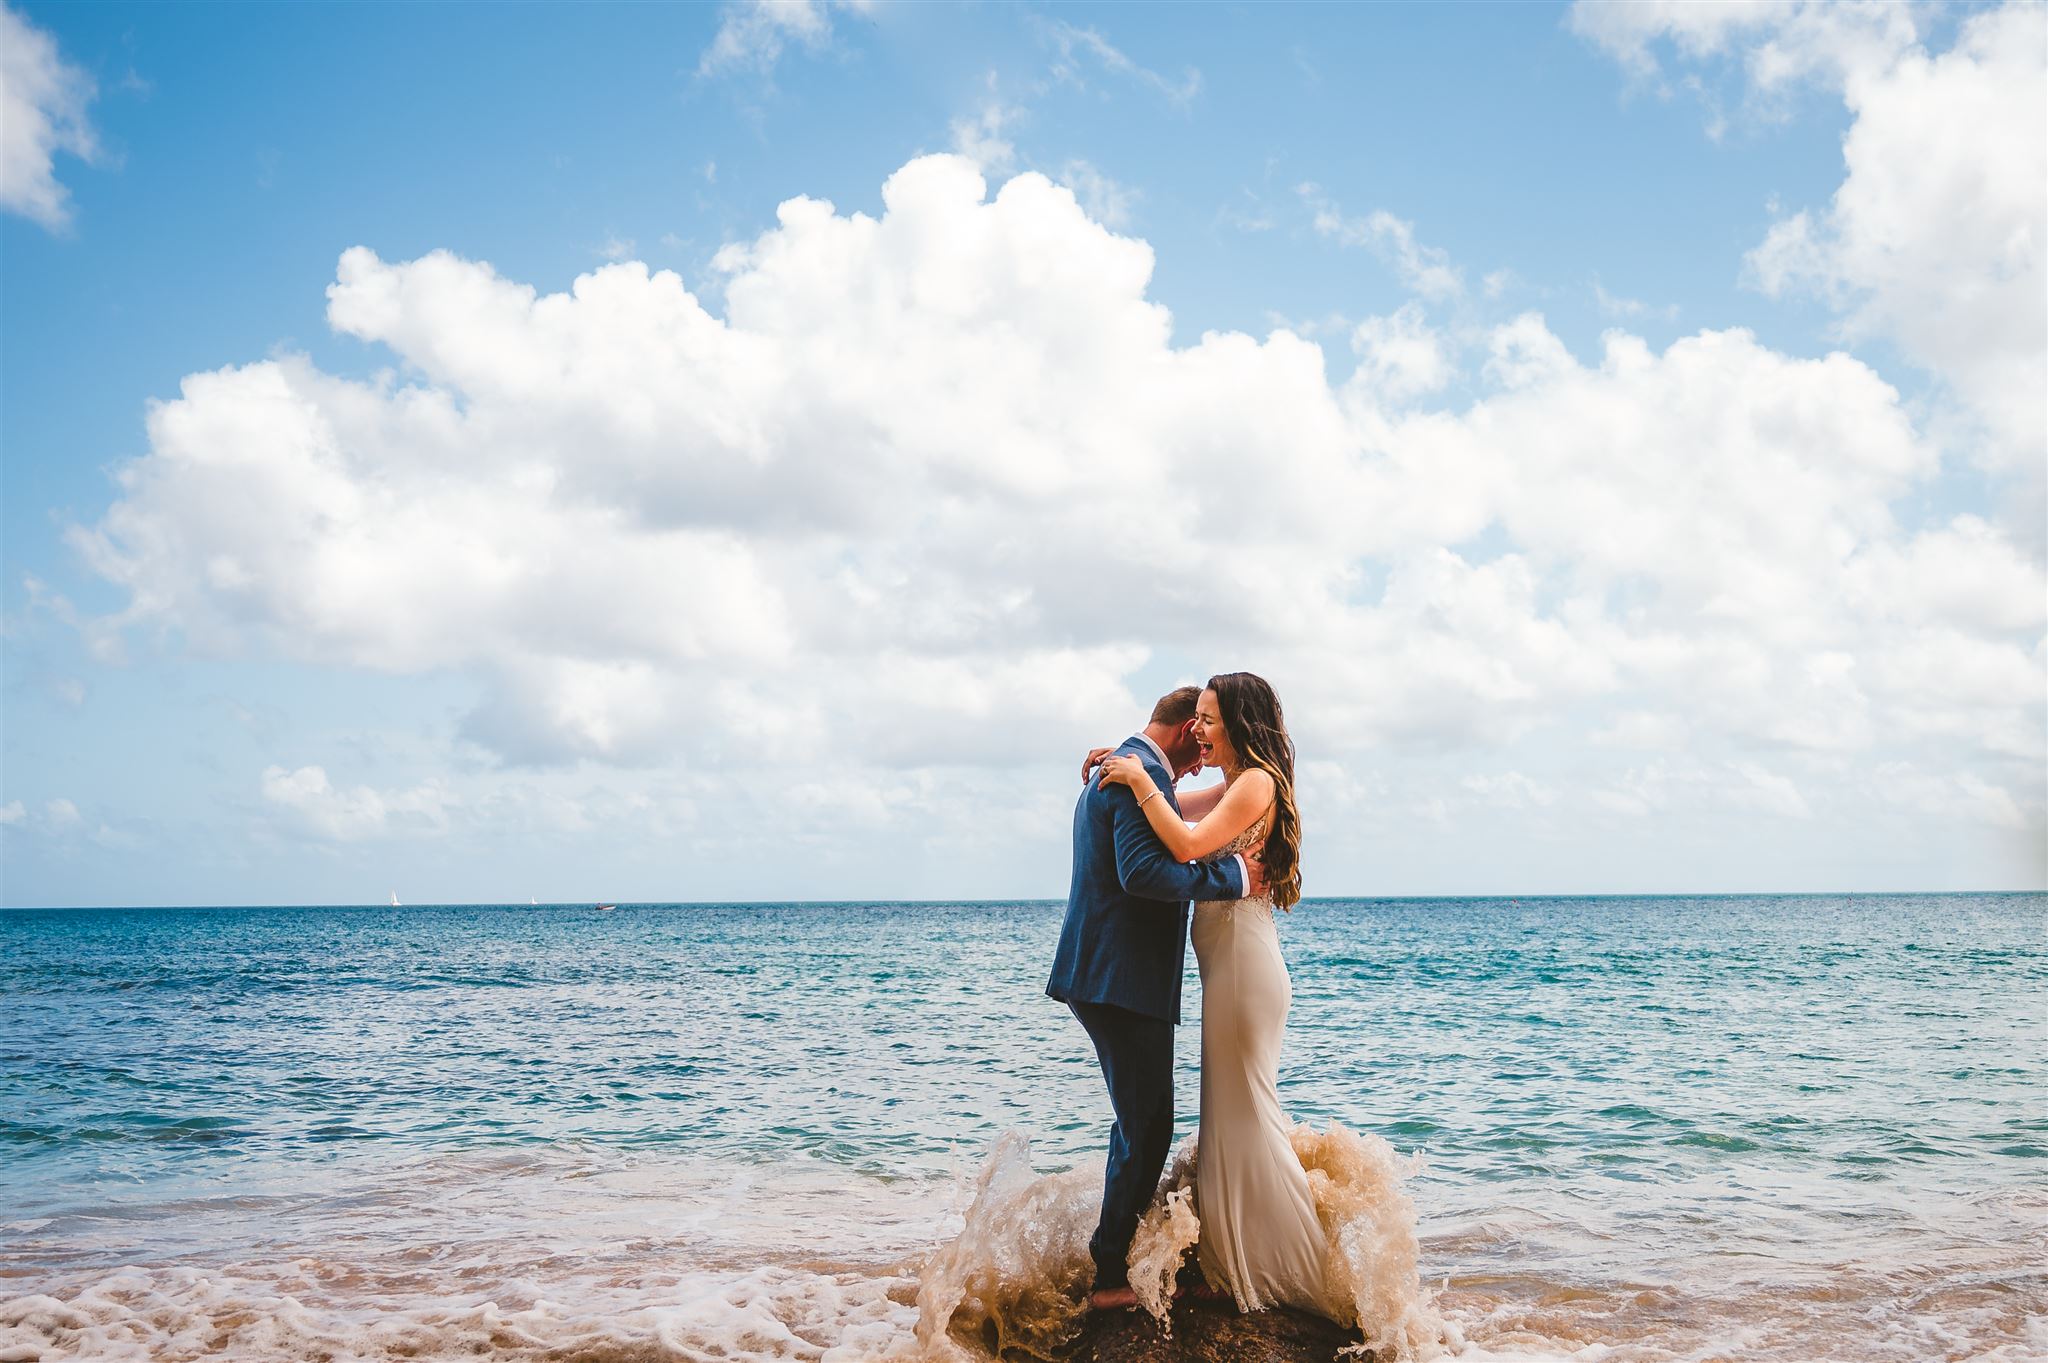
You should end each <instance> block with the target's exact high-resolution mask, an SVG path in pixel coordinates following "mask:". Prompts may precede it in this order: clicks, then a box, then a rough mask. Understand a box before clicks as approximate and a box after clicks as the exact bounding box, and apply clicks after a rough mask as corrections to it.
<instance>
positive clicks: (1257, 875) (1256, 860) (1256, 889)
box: [1244, 857, 1266, 899]
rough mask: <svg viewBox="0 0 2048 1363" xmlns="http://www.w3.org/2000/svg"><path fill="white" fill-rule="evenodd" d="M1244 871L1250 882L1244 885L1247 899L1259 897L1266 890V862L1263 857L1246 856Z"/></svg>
mask: <svg viewBox="0 0 2048 1363" xmlns="http://www.w3.org/2000/svg"><path fill="white" fill-rule="evenodd" d="M1244 873H1245V876H1246V877H1247V878H1248V879H1249V880H1250V882H1251V883H1250V884H1248V885H1246V886H1245V887H1244V897H1245V898H1246V899H1257V898H1258V897H1259V896H1260V895H1262V894H1264V893H1265V892H1266V862H1265V859H1264V858H1263V857H1246V858H1245V859H1244Z"/></svg>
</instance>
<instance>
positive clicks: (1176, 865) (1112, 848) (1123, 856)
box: [1045, 736, 1245, 1023]
mask: <svg viewBox="0 0 2048 1363" xmlns="http://www.w3.org/2000/svg"><path fill="white" fill-rule="evenodd" d="M1117 752H1118V753H1119V754H1127V755H1130V756H1133V757H1137V758H1139V759H1141V760H1142V761H1143V762H1144V764H1145V770H1146V771H1147V772H1148V773H1150V774H1151V777H1152V782H1153V784H1154V785H1156V786H1158V787H1159V789H1160V790H1162V791H1164V792H1165V794H1164V795H1163V796H1162V797H1161V798H1163V799H1164V800H1165V801H1166V803H1167V804H1168V805H1169V806H1170V807H1171V808H1172V809H1173V811H1174V813H1176V814H1178V813H1179V812H1180V805H1179V803H1178V802H1177V801H1175V799H1174V798H1173V775H1172V773H1171V772H1169V771H1167V770H1166V768H1165V767H1164V766H1163V765H1162V764H1161V763H1160V761H1159V756H1158V754H1157V753H1155V752H1153V750H1152V746H1151V745H1150V744H1149V743H1147V742H1145V741H1144V740H1143V739H1142V738H1139V737H1136V736H1133V737H1131V738H1129V739H1127V740H1125V742H1124V744H1123V746H1122V747H1120V748H1118V749H1117ZM1243 882H1244V873H1243V871H1242V870H1241V869H1240V863H1239V862H1238V861H1236V860H1234V859H1226V860H1223V861H1220V862H1211V861H1196V862H1181V861H1175V860H1174V859H1173V854H1172V853H1170V852H1168V851H1167V850H1166V845H1165V844H1164V843H1162V842H1160V841H1159V835H1158V834H1156V833H1154V832H1153V831H1152V825H1151V824H1149V823H1147V822H1146V820H1145V811H1144V810H1142V809H1139V808H1138V797H1137V796H1135V795H1133V794H1132V793H1131V788H1130V787H1129V786H1122V785H1116V786H1102V785H1098V784H1097V783H1096V781H1095V778H1094V777H1092V776H1091V777H1090V778H1089V780H1088V783H1087V785H1086V787H1085V788H1083V790H1082V791H1081V798H1080V800H1079V801H1078V802H1077V803H1076V804H1075V806H1074V879H1073V883H1072V885H1071V886H1070V887H1069V888H1068V890H1067V917H1066V921H1065V922H1063V923H1062V924H1061V925H1060V945H1059V950H1058V951H1056V952H1055V953H1054V954H1053V958H1052V978H1051V979H1050V980H1048V981H1047V982H1046V986H1045V992H1046V993H1048V994H1050V995H1052V997H1054V998H1056V999H1059V1000H1060V1001H1062V1002H1064V1003H1108V1004H1114V1005H1115V1006H1116V1007H1118V1008H1128V1009H1130V1010H1131V1011H1132V1012H1134V1013H1143V1014H1145V1015H1146V1016H1147V1017H1155V1018H1159V1019H1161V1020H1163V1021H1166V1022H1171V1023H1178V1022H1179V1021H1180V981H1181V975H1182V974H1183V973H1184V972H1185V970H1186V960H1187V940H1188V901H1189V900H1193V899H1236V898H1239V897H1240V896H1242V895H1243V894H1244V891H1245V885H1244V883H1243Z"/></svg>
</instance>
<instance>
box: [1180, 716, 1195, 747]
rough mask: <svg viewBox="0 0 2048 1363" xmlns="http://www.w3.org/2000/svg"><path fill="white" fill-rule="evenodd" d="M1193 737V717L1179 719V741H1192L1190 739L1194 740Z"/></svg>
mask: <svg viewBox="0 0 2048 1363" xmlns="http://www.w3.org/2000/svg"><path fill="white" fill-rule="evenodd" d="M1194 737H1195V721H1194V719H1193V718H1192V717H1190V718H1188V719H1184V720H1182V721H1181V723H1180V739H1181V742H1183V743H1189V742H1192V741H1194Z"/></svg>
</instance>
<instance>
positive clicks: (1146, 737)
mask: <svg viewBox="0 0 2048 1363" xmlns="http://www.w3.org/2000/svg"><path fill="white" fill-rule="evenodd" d="M1131 737H1133V738H1135V739H1137V740H1138V741H1139V742H1140V743H1143V744H1144V745H1145V746H1146V747H1148V748H1150V749H1151V750H1152V751H1153V752H1155V753H1158V754H1159V765H1160V766H1162V767H1164V768H1166V779H1167V780H1169V781H1171V780H1172V779H1173V777H1174V770H1173V763H1171V762H1169V761H1167V760H1166V749H1164V748H1162V747H1160V746H1159V745H1158V744H1157V743H1154V742H1153V741H1152V735H1150V734H1147V733H1136V734H1132V735H1131Z"/></svg>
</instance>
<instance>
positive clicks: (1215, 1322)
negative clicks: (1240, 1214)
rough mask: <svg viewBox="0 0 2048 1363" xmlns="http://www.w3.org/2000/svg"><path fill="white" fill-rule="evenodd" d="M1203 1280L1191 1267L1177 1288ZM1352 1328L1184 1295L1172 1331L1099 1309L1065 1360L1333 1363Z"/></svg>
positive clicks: (1350, 1340)
mask: <svg viewBox="0 0 2048 1363" xmlns="http://www.w3.org/2000/svg"><path fill="white" fill-rule="evenodd" d="M1199 1281H1200V1279H1199V1278H1198V1277H1197V1276H1195V1274H1194V1273H1193V1271H1192V1266H1190V1269H1189V1270H1183V1272H1182V1275H1181V1285H1182V1287H1183V1288H1184V1289H1192V1288H1193V1287H1194V1286H1195V1285H1196V1284H1197V1283H1198V1282H1199ZM1359 1338H1360V1336H1359V1333H1358V1331H1356V1330H1347V1329H1345V1328H1344V1327H1343V1326H1341V1325H1338V1324H1337V1323H1336V1322H1335V1321H1329V1320H1325V1319H1323V1318H1322V1317H1321V1316H1311V1315H1306V1314H1304V1313H1302V1312H1300V1311H1289V1310H1286V1309H1284V1308H1276V1309H1274V1310H1270V1311H1254V1312H1251V1313H1250V1314H1248V1315H1246V1314H1240V1313H1239V1312H1238V1309H1237V1307H1236V1306H1235V1305H1234V1304H1233V1303H1232V1302H1230V1301H1229V1299H1227V1298H1226V1299H1224V1300H1221V1301H1212V1300H1203V1299H1200V1298H1198V1297H1196V1296H1195V1294H1194V1292H1193V1291H1192V1290H1184V1291H1183V1292H1182V1294H1181V1298H1180V1300H1179V1301H1177V1302H1175V1303H1174V1306H1173V1334H1172V1335H1171V1336H1168V1335H1167V1333H1166V1332H1165V1331H1164V1330H1162V1329H1161V1328H1160V1326H1159V1322H1158V1321H1156V1320H1154V1319H1152V1317H1150V1316H1148V1315H1146V1314H1145V1313H1144V1312H1143V1311H1138V1310H1130V1311H1096V1312H1093V1313H1091V1314H1090V1315H1089V1316H1088V1319H1087V1323H1086V1324H1085V1325H1083V1326H1082V1329H1081V1333H1080V1335H1079V1336H1078V1337H1077V1338H1076V1339H1075V1340H1074V1343H1073V1345H1072V1346H1071V1352H1069V1353H1068V1354H1067V1357H1068V1358H1070V1359H1071V1360H1072V1363H1332V1360H1334V1359H1335V1358H1336V1356H1337V1351H1338V1350H1339V1349H1341V1348H1343V1347H1345V1346H1346V1345H1348V1344H1356V1343H1358V1342H1359Z"/></svg>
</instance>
